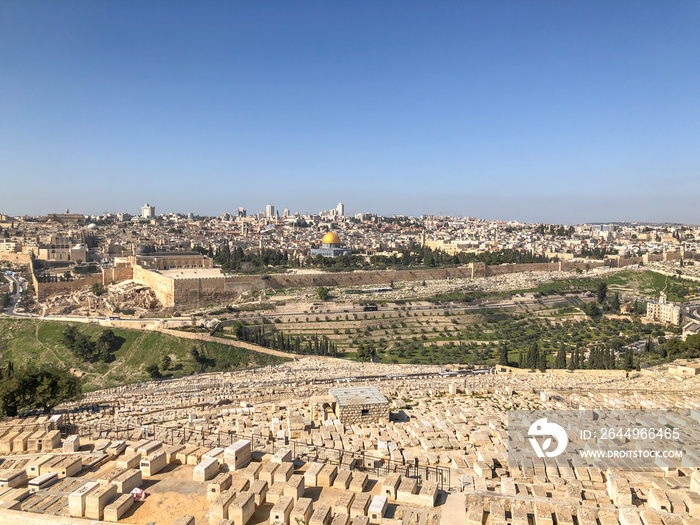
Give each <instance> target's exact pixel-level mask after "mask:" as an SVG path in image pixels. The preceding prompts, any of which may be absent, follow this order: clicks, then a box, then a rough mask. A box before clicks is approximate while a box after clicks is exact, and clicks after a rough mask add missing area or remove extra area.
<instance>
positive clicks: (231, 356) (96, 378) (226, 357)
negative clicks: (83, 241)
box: [0, 319, 284, 391]
mask: <svg viewBox="0 0 700 525" xmlns="http://www.w3.org/2000/svg"><path fill="white" fill-rule="evenodd" d="M69 324H70V323H63V322H53V321H39V320H34V319H32V320H29V319H26V320H25V319H0V357H1V359H2V362H3V363H6V362H7V361H12V362H13V363H14V364H15V366H21V365H22V364H24V363H35V364H42V363H63V364H65V365H66V366H68V367H71V368H75V369H79V370H81V371H82V372H84V373H85V378H84V381H85V383H84V390H86V391H87V390H96V389H99V388H109V387H113V386H117V385H121V384H126V383H134V382H138V381H146V380H150V378H149V376H148V374H147V372H146V367H148V366H149V365H153V364H155V365H160V364H161V362H162V360H163V357H164V356H165V355H168V356H170V359H171V364H170V366H169V368H168V371H167V372H165V373H164V376H166V377H167V376H173V377H179V376H183V375H189V374H192V373H195V372H198V371H201V370H203V369H205V370H207V371H217V370H232V369H235V368H247V367H252V366H265V365H268V364H275V363H278V362H281V361H283V360H284V359H283V358H280V357H275V356H271V355H266V354H261V353H257V352H254V351H251V350H247V349H242V348H236V347H233V346H227V345H223V344H219V343H211V342H203V341H192V340H187V339H183V338H179V337H174V336H172V335H167V334H161V333H159V332H144V331H140V330H125V329H120V328H114V329H113V332H114V334H115V335H116V336H117V338H119V342H120V344H119V346H118V349H117V350H116V351H115V352H114V354H113V355H114V360H113V361H112V362H109V363H103V362H84V361H82V360H81V359H79V358H77V357H75V356H74V355H73V354H72V353H71V351H70V350H69V349H68V348H66V347H65V346H64V345H63V343H62V334H63V331H64V330H65V328H66V326H68V325H69ZM74 326H76V328H77V330H78V332H79V333H80V334H84V335H86V336H87V337H89V338H91V339H96V338H97V337H99V335H100V334H101V333H102V331H103V330H104V329H103V327H101V326H98V325H95V324H82V323H75V325H74ZM193 347H196V348H197V350H198V352H199V354H200V355H201V358H200V362H199V363H198V362H197V361H195V359H194V357H193V356H192V354H191V349H192V348H193Z"/></svg>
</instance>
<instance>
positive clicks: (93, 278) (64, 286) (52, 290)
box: [32, 267, 134, 301]
mask: <svg viewBox="0 0 700 525" xmlns="http://www.w3.org/2000/svg"><path fill="white" fill-rule="evenodd" d="M133 274H134V271H133V268H131V267H121V268H106V269H103V270H102V271H101V272H100V273H96V274H93V275H90V276H88V277H85V278H83V279H75V280H73V281H59V282H55V283H40V282H39V281H38V280H37V278H36V275H34V272H33V271H32V283H33V284H34V290H35V292H36V297H37V300H38V301H43V300H44V299H47V298H49V297H53V296H54V295H61V294H65V293H71V292H76V291H78V290H81V289H83V288H85V287H90V286H92V285H93V284H95V283H99V284H101V285H102V286H107V285H110V284H113V283H118V282H121V281H126V280H127V279H132V278H133Z"/></svg>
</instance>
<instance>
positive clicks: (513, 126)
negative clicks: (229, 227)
mask: <svg viewBox="0 0 700 525" xmlns="http://www.w3.org/2000/svg"><path fill="white" fill-rule="evenodd" d="M0 14H1V15H2V16H0V71H3V72H4V73H6V74H5V75H3V76H4V79H3V83H2V86H0V93H1V94H2V96H1V97H0V122H1V124H0V144H1V145H0V173H2V181H3V185H2V188H3V195H10V196H11V197H12V198H11V199H7V198H6V199H4V200H3V204H2V206H1V207H0V213H6V214H9V215H25V214H28V215H42V214H46V213H52V212H53V213H55V212H60V211H63V210H64V209H66V208H69V209H71V210H72V211H75V212H78V213H85V214H90V215H98V214H101V213H103V212H104V211H105V210H110V211H128V212H129V213H134V214H137V212H138V209H139V207H140V206H141V205H142V204H143V203H144V202H150V203H152V204H154V205H155V206H157V209H158V212H159V213H168V212H179V213H187V212H192V213H195V214H198V215H220V214H221V213H224V212H228V213H234V212H235V210H236V209H237V207H238V206H240V205H243V206H244V207H245V208H247V209H249V210H250V211H251V212H253V213H255V212H257V211H259V210H264V209H265V206H266V205H267V204H270V203H272V204H274V205H275V206H276V207H277V209H280V210H281V209H283V207H289V208H290V210H292V211H299V212H301V213H305V212H309V213H316V212H318V211H319V210H320V209H329V208H330V207H332V206H333V205H334V203H337V202H343V203H345V204H346V207H347V208H346V209H347V210H348V212H347V213H348V214H349V213H351V212H374V213H378V214H381V215H388V216H390V215H393V214H398V215H413V216H419V215H422V214H438V213H440V212H443V213H445V214H448V215H453V216H475V217H480V218H484V219H501V220H517V221H521V222H548V223H561V224H577V223H585V222H614V221H622V220H626V221H639V222H681V223H691V224H697V223H700V216H698V213H697V211H696V210H697V205H696V203H697V202H698V200H700V189H699V188H700V186H699V185H698V184H697V175H698V173H700V169H699V168H700V160H698V158H697V154H696V150H697V144H698V138H700V125H699V124H698V122H700V118H698V117H700V114H699V113H700V109H699V107H698V105H697V101H696V96H695V93H696V91H697V73H695V72H696V71H698V70H699V69H700V67H699V66H700V63H699V62H700V58H699V57H698V56H697V55H696V54H694V53H693V51H694V50H695V49H697V45H698V44H700V37H699V36H698V34H697V31H696V28H697V22H698V21H699V19H700V8H699V7H698V5H697V4H690V3H678V4H670V5H669V4H660V3H658V2H635V3H631V2H622V3H618V4H614V5H611V4H609V3H604V2H587V3H585V4H583V3H567V4H559V3H555V2H535V3H528V4H527V5H523V4H521V3H518V2H504V3H500V4H498V5H486V4H464V3H450V2H448V3H444V4H439V5H430V6H429V7H426V6H425V5H423V4H419V3H412V2H409V3H403V2H402V3H392V2H389V3H382V4H381V5H371V4H365V5H352V6H350V5H345V6H341V5H332V6H331V5H327V4H323V3H313V2H312V3H307V4H304V5H303V6H293V7H291V6H289V5H286V4H284V3H273V4H269V5H267V6H257V5H255V6H254V5H235V6H234V5H229V4H210V5H208V6H207V8H206V9H203V8H196V7H195V6H193V5H190V4H187V3H181V4H174V5H173V4H170V3H167V4H166V3H162V2H153V3H150V4H148V5H146V6H139V7H138V8H137V7H135V6H130V5H125V4H117V3H109V2H107V3H101V4H94V3H88V2H74V3H70V4H62V5H56V4H50V3H44V2H22V3H20V2H17V3H5V4H3V5H2V6H1V7H0ZM322 203H326V204H322Z"/></svg>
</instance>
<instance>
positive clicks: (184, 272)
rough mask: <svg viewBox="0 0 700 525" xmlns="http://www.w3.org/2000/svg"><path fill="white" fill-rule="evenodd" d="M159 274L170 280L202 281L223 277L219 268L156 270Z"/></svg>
mask: <svg viewBox="0 0 700 525" xmlns="http://www.w3.org/2000/svg"><path fill="white" fill-rule="evenodd" d="M157 271H158V273H159V274H161V275H165V276H166V277H170V278H171V279H202V278H204V277H222V278H223V277H224V274H223V273H221V269H220V268H176V269H173V270H157Z"/></svg>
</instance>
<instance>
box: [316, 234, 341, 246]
mask: <svg viewBox="0 0 700 525" xmlns="http://www.w3.org/2000/svg"><path fill="white" fill-rule="evenodd" d="M321 242H322V243H323V244H340V237H338V234H337V233H335V232H328V233H327V234H325V235H324V236H323V240H322V241H321Z"/></svg>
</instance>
